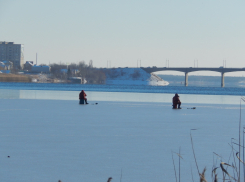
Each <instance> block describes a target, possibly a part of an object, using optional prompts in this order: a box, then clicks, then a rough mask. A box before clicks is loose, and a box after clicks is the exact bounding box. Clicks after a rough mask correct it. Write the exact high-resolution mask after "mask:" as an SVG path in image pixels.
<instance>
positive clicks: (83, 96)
mask: <svg viewBox="0 0 245 182" xmlns="http://www.w3.org/2000/svg"><path fill="white" fill-rule="evenodd" d="M86 96H87V95H86V93H85V92H84V90H82V91H81V92H80V94H79V99H86Z"/></svg>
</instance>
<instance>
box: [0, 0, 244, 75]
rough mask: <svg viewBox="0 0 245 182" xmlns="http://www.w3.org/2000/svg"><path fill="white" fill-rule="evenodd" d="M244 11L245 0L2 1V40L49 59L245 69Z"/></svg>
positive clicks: (29, 57)
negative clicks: (167, 63) (19, 44)
mask: <svg viewBox="0 0 245 182" xmlns="http://www.w3.org/2000/svg"><path fill="white" fill-rule="evenodd" d="M244 9H245V1H243V0H240V1H238V0H229V1H228V0H205V1H204V0H182V1H180V0H161V1H160V0H151V1H150V0H86V1H85V0H79V1H78V0H77V1H75V0H70V1H68V0H67V1H64V0H49V1H48V0H40V1H37V0H36V1H34V0H0V41H13V42H15V43H21V44H24V46H25V61H31V60H33V61H35V57H36V52H37V53H38V62H39V63H47V64H48V63H49V62H50V63H58V62H60V61H61V62H63V63H66V62H69V63H70V62H79V61H81V60H84V61H86V62H87V63H88V61H89V60H93V63H94V66H96V67H106V66H107V60H110V61H111V66H112V67H126V66H128V67H136V66H137V60H139V59H140V60H141V63H142V66H158V67H161V66H166V60H167V59H168V60H169V65H170V67H171V66H174V67H185V66H187V67H193V66H194V60H198V66H199V67H219V66H222V65H223V60H224V59H225V60H226V65H227V67H245V11H244ZM198 73H199V74H201V72H198Z"/></svg>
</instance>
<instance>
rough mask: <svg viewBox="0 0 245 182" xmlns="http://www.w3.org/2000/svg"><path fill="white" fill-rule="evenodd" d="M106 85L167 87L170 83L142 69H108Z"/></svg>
mask: <svg viewBox="0 0 245 182" xmlns="http://www.w3.org/2000/svg"><path fill="white" fill-rule="evenodd" d="M105 73H106V84H124V85H152V86H165V85H168V84H169V83H168V82H167V81H164V80H163V79H162V78H160V77H158V76H157V75H155V74H153V73H151V74H150V73H147V72H145V71H144V70H143V69H141V68H114V69H107V70H106V71H105Z"/></svg>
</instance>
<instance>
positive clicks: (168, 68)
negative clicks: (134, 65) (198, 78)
mask: <svg viewBox="0 0 245 182" xmlns="http://www.w3.org/2000/svg"><path fill="white" fill-rule="evenodd" d="M141 69H143V70H145V71H146V72H148V73H152V72H157V71H180V72H184V73H189V72H194V71H215V72H220V73H227V72H235V71H245V68H208V67H197V68H193V67H189V68H183V67H152V68H149V67H147V68H146V67H141Z"/></svg>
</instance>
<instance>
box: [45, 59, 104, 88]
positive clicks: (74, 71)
mask: <svg viewBox="0 0 245 182" xmlns="http://www.w3.org/2000/svg"><path fill="white" fill-rule="evenodd" d="M50 67H51V74H52V77H53V78H56V79H63V80H67V79H68V78H70V77H82V78H84V79H86V81H87V83H91V84H101V83H105V80H106V75H105V73H104V72H103V71H102V70H100V69H97V68H94V67H93V61H92V60H90V61H89V64H86V63H85V62H84V61H81V62H79V63H78V64H76V63H71V64H70V65H66V64H56V63H54V64H50Z"/></svg>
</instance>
